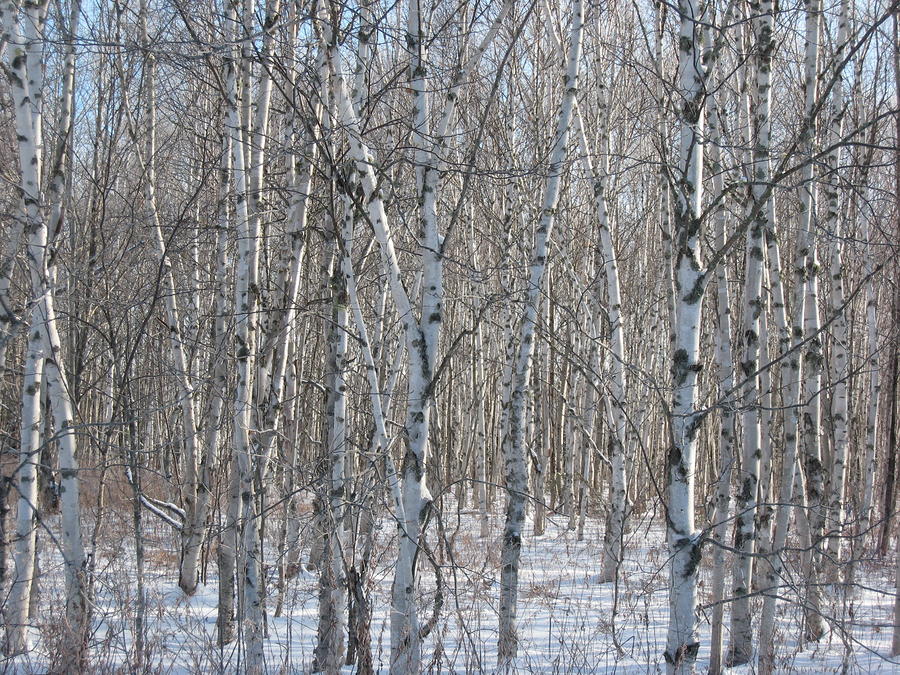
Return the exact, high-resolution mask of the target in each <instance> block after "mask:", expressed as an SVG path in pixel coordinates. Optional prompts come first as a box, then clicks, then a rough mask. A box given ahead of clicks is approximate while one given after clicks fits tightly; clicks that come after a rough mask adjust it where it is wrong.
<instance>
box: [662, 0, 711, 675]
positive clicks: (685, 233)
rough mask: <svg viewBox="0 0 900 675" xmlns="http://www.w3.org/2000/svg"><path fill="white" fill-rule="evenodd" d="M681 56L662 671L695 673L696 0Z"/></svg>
mask: <svg viewBox="0 0 900 675" xmlns="http://www.w3.org/2000/svg"><path fill="white" fill-rule="evenodd" d="M678 11H679V14H680V17H681V26H680V32H679V42H678V47H679V53H678V91H679V94H680V99H681V103H680V107H679V110H678V120H679V124H680V144H679V154H678V163H677V167H676V171H675V175H676V176H677V179H678V188H677V189H676V190H675V198H676V199H675V218H674V237H673V239H674V241H673V245H674V246H673V248H674V250H673V258H672V263H673V264H672V269H673V273H674V281H675V312H674V322H673V340H672V368H671V371H672V383H673V387H674V391H673V397H672V407H671V413H670V418H669V425H670V433H671V438H670V444H671V445H670V449H669V453H668V505H667V512H668V518H667V539H668V543H669V553H670V556H671V557H670V563H669V565H670V582H669V583H670V585H669V630H668V637H667V640H666V651H665V653H664V657H665V661H666V671H667V672H668V673H669V674H670V675H672V674H674V673H677V674H679V675H682V674H687V673H693V671H694V663H695V661H696V660H697V652H698V650H699V648H700V643H699V641H698V636H697V575H698V572H699V566H700V559H701V552H700V541H699V537H698V533H697V531H696V530H695V526H694V479H695V464H696V451H697V431H698V428H699V425H700V422H701V420H702V417H701V416H700V415H699V414H698V411H697V397H698V392H697V379H698V374H699V371H700V368H701V366H700V363H699V358H700V318H701V308H702V302H703V292H704V285H703V284H704V279H703V274H702V273H701V271H700V234H701V227H702V222H701V216H700V205H701V202H702V190H703V145H702V144H701V142H700V141H701V138H702V135H703V105H702V100H703V95H704V85H703V73H702V71H701V65H700V56H701V55H700V30H701V24H700V11H699V7H698V3H697V2H695V1H694V0H680V2H679V4H678Z"/></svg>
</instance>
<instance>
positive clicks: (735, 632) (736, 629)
mask: <svg viewBox="0 0 900 675" xmlns="http://www.w3.org/2000/svg"><path fill="white" fill-rule="evenodd" d="M750 11H751V13H752V15H753V17H752V18H753V29H754V33H755V42H756V50H757V51H756V86H755V91H756V101H755V120H754V126H755V131H756V134H755V136H756V138H755V143H754V144H753V164H752V167H751V171H752V179H751V181H752V182H751V184H750V196H751V198H752V202H751V204H752V205H753V206H754V207H755V208H756V217H755V218H754V219H753V221H752V222H751V223H750V227H749V229H748V231H747V249H746V253H745V257H746V261H745V274H744V307H743V330H742V331H741V338H742V344H743V355H742V361H741V370H742V374H743V376H744V380H745V384H744V387H743V392H742V407H743V415H742V422H743V424H742V430H743V431H742V436H743V437H742V445H743V448H742V457H741V460H742V461H741V472H742V476H741V479H740V481H739V490H738V494H737V500H736V505H735V507H736V513H737V516H736V518H737V523H736V534H735V545H734V547H735V549H736V550H737V551H738V553H737V557H736V559H735V565H734V579H733V584H734V586H733V591H732V594H733V595H734V598H735V600H734V603H733V605H732V614H731V617H732V620H731V623H732V628H731V632H732V638H731V649H730V653H729V663H730V665H732V666H739V665H743V664H745V663H748V662H749V661H750V659H751V657H752V655H753V625H752V621H751V608H750V593H751V590H752V588H753V581H752V579H753V554H754V550H755V544H756V527H755V517H756V506H757V503H756V499H757V489H758V482H759V460H760V457H761V455H762V443H763V439H762V425H761V422H762V420H761V416H760V407H759V399H760V396H761V392H760V386H759V376H758V375H757V371H758V370H759V366H760V363H759V351H760V345H759V338H760V333H761V331H762V325H761V324H762V322H763V321H765V320H766V317H765V314H764V302H763V295H762V293H763V287H762V277H763V260H764V253H763V246H764V244H763V237H764V235H765V232H766V231H767V229H769V227H770V225H769V223H768V222H767V218H768V215H769V209H768V207H767V205H766V204H763V203H761V202H762V201H763V200H764V199H765V194H766V192H767V190H768V188H769V184H770V182H771V178H770V174H771V171H770V168H769V145H770V141H769V136H770V120H769V115H770V110H771V100H772V95H771V70H772V52H773V49H774V41H773V28H774V15H773V11H774V8H773V6H772V2H771V1H770V0H765V1H764V2H761V3H751V10H750Z"/></svg>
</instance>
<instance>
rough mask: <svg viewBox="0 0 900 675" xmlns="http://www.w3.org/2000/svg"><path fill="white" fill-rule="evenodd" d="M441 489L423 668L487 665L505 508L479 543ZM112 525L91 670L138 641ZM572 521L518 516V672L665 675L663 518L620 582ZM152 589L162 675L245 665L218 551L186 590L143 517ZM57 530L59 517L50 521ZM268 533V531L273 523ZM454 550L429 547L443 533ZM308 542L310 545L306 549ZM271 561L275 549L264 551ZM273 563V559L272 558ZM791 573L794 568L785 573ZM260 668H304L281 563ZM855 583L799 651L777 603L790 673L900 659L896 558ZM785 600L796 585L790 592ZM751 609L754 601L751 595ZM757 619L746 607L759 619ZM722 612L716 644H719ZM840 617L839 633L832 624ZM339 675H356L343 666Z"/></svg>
mask: <svg viewBox="0 0 900 675" xmlns="http://www.w3.org/2000/svg"><path fill="white" fill-rule="evenodd" d="M456 507H457V505H456V504H455V503H453V502H452V499H451V498H449V497H444V503H443V512H444V515H443V518H441V519H433V520H432V522H431V525H430V528H429V537H430V538H431V548H432V550H433V551H434V552H435V556H436V558H437V560H438V561H439V562H440V564H441V565H442V566H443V569H442V576H443V578H444V581H445V583H446V584H447V586H448V588H447V589H446V590H445V601H444V609H443V611H442V615H441V620H440V622H439V624H438V627H437V628H435V630H434V631H433V632H432V634H431V635H430V636H429V637H428V638H427V640H426V641H425V646H424V650H423V660H424V663H425V667H426V668H427V669H428V670H429V672H490V671H492V670H493V668H494V667H495V664H496V642H497V630H498V628H497V626H498V620H497V605H498V598H499V558H500V548H501V546H500V539H499V533H500V532H501V530H502V517H501V516H500V515H498V514H500V513H502V509H501V508H495V515H492V517H491V528H492V529H491V531H492V532H497V533H498V535H497V536H496V537H493V538H489V539H482V538H480V537H478V536H477V533H478V531H479V522H478V517H477V514H475V513H473V512H469V511H466V510H461V509H457V508H456ZM119 519H120V520H119V521H117V522H110V521H111V519H110V518H108V519H107V520H106V521H105V523H106V524H105V525H104V528H103V535H102V536H101V546H100V547H99V550H98V576H97V599H96V608H95V614H94V631H93V633H92V636H91V664H92V668H94V669H96V670H97V671H113V670H116V669H121V668H126V664H127V663H128V661H129V658H130V656H129V651H130V650H131V649H132V644H133V640H132V630H133V628H134V623H133V621H134V616H135V603H136V598H137V584H136V578H135V565H134V553H133V538H132V535H131V534H130V532H129V531H128V528H127V526H126V524H127V510H123V511H122V513H121V514H120V515H119ZM567 521H568V519H567V518H565V517H561V516H556V517H551V518H550V520H549V521H548V523H547V531H546V533H545V534H544V535H542V536H540V537H533V536H530V534H529V533H530V532H531V524H530V523H528V524H527V525H526V529H525V532H526V536H525V538H524V541H523V551H522V556H523V560H522V573H521V574H522V576H521V578H520V584H521V585H520V589H519V637H520V640H521V646H520V650H519V659H518V663H517V669H518V671H519V672H528V673H563V672H578V673H621V674H623V675H625V674H638V673H641V674H643V673H661V672H664V670H665V668H664V664H663V662H662V652H663V650H664V649H665V640H666V629H667V621H668V597H667V595H668V592H667V583H668V581H667V580H668V569H667V556H666V549H665V536H664V531H663V529H662V527H661V526H660V525H659V524H658V523H655V522H652V521H651V520H650V517H649V515H648V516H646V517H645V518H644V519H643V520H638V519H635V520H634V521H633V522H632V528H631V531H630V533H629V535H628V539H627V545H626V555H625V561H624V563H623V568H622V570H621V575H620V582H619V584H618V585H614V584H598V583H597V579H598V578H599V574H600V567H601V564H602V542H603V537H602V523H601V521H600V520H598V519H596V518H589V519H588V522H587V524H586V527H585V539H584V541H577V538H576V535H575V532H574V531H570V530H568V529H566V524H567ZM145 523H146V529H145V546H146V548H147V555H146V562H145V566H146V572H145V579H144V583H145V589H146V593H147V645H148V649H149V660H150V663H151V664H152V666H153V668H154V670H157V671H158V672H161V673H167V674H168V673H171V674H173V675H174V674H180V673H198V672H240V670H241V666H240V664H241V662H242V654H241V653H240V651H239V647H238V643H237V642H235V643H232V644H230V645H227V646H226V647H225V648H224V649H219V648H218V647H217V646H216V603H217V598H218V596H217V594H218V591H217V583H216V579H215V571H216V567H215V563H214V560H215V555H214V553H213V555H210V556H208V560H207V565H206V571H207V574H208V576H207V578H206V581H205V583H201V584H200V585H199V586H198V589H197V593H196V594H195V595H194V596H192V597H190V598H187V597H185V596H184V595H183V593H182V592H181V591H180V590H179V588H178V586H177V570H176V567H177V561H178V549H177V536H176V534H175V533H174V532H173V531H172V530H171V529H170V528H167V526H165V524H164V523H162V522H159V521H157V520H155V519H153V518H152V516H150V515H149V514H148V515H147V517H146V519H145ZM53 525H54V526H58V523H54V524H53ZM267 532H269V533H273V532H277V527H273V526H272V524H271V523H270V524H269V525H268V526H267ZM441 532H442V533H443V538H444V539H445V541H446V542H447V543H448V546H439V545H438V541H437V539H438V535H439V534H440V533H441ZM395 544H396V541H395V539H394V528H393V526H392V525H391V523H390V522H388V521H386V520H385V521H383V522H382V526H381V530H380V532H379V539H378V546H377V554H376V560H375V561H374V573H373V579H372V608H373V618H372V625H371V633H372V642H373V645H372V650H373V658H374V663H375V667H376V669H378V671H379V672H387V667H388V658H389V653H390V646H389V645H390V642H389V640H390V636H389V633H390V629H389V606H388V603H389V593H390V585H391V579H392V574H393V569H392V564H393V557H394V553H393V551H394V550H395ZM307 545H308V542H307ZM50 546H51V545H50V544H49V543H48V542H47V540H46V537H45V538H44V542H43V546H42V560H41V564H42V577H41V579H40V584H41V596H40V612H39V616H38V618H37V620H36V624H37V625H36V626H35V627H34V628H33V629H32V639H33V641H34V642H35V643H36V644H35V649H34V650H33V651H32V652H31V653H30V654H27V655H22V656H19V657H17V658H16V659H15V660H14V661H12V662H10V663H8V664H7V665H9V666H12V668H11V669H10V670H12V672H19V673H38V672H45V671H46V670H47V668H48V667H49V666H50V654H51V653H52V648H51V647H52V641H53V628H54V626H55V625H58V621H59V617H60V616H61V612H60V609H61V606H62V565H61V560H60V558H59V555H58V554H57V553H55V552H54V551H51V549H50ZM268 554H269V555H270V556H271V555H272V553H271V551H269V552H268ZM704 554H705V556H704V563H705V565H706V566H705V567H704V568H703V576H702V578H701V582H700V591H699V592H700V599H701V602H703V601H707V600H708V595H707V589H708V587H709V572H710V570H709V568H708V564H709V561H710V560H711V558H712V556H711V555H710V553H709V549H708V548H706V549H704ZM272 561H273V558H272V557H270V558H269V559H268V561H267V562H272ZM789 569H790V566H789ZM267 574H268V579H269V588H270V589H271V591H270V596H269V600H268V608H267V613H268V617H267V618H268V637H267V640H266V664H267V670H268V671H269V672H273V673H302V672H306V671H307V670H308V668H309V664H310V663H311V661H312V655H313V648H314V646H315V639H316V622H317V590H318V589H317V576H316V573H315V572H310V571H307V570H303V571H301V572H300V573H299V574H298V576H297V577H295V578H294V579H292V580H289V581H288V582H287V584H286V588H285V593H284V598H283V607H282V612H281V615H280V616H277V617H276V616H274V615H273V614H274V609H275V606H276V604H278V597H277V594H278V591H277V588H276V584H275V581H276V579H275V568H274V566H273V567H270V568H268V569H267ZM856 574H857V579H858V582H859V583H858V585H857V586H856V587H855V588H854V589H853V591H852V592H848V593H846V594H844V593H839V592H837V591H836V590H834V589H829V592H828V593H826V600H827V602H828V603H829V605H828V607H827V611H828V614H829V616H831V617H835V618H836V619H835V621H834V622H829V623H830V625H831V631H830V632H829V633H828V634H827V635H826V636H825V638H823V640H822V641H821V642H820V643H819V644H813V645H801V644H798V642H797V639H798V637H799V634H800V628H799V626H800V621H801V616H802V613H801V611H800V609H799V608H798V607H797V606H796V605H788V604H787V603H785V602H780V603H779V609H778V611H779V618H778V627H777V631H776V639H777V641H778V644H779V647H778V649H777V655H778V656H777V658H778V664H777V669H778V672H784V673H839V672H850V673H854V672H855V673H891V672H900V661H897V660H895V661H893V662H892V661H891V660H889V659H888V658H887V656H886V655H887V654H888V652H889V649H890V639H891V625H892V611H893V603H894V595H893V590H892V589H893V587H894V581H893V561H891V560H883V561H882V560H876V559H872V560H865V561H861V562H860V563H859V564H858V566H857V571H856ZM785 593H788V594H790V593H791V592H790V591H785ZM433 594H434V575H433V571H432V570H431V569H430V566H429V565H428V564H427V563H426V564H425V565H424V566H422V565H420V615H421V616H422V617H423V620H424V618H425V617H427V616H429V615H430V613H431V603H432V600H433V597H434V595H433ZM754 603H755V604H754V609H755V611H756V612H759V611H760V607H761V603H760V599H759V598H756V599H755V600H754ZM709 614H711V612H710V613H704V614H702V616H701V625H700V639H701V648H700V654H699V657H698V662H697V663H698V672H701V673H702V672H704V670H705V668H706V664H707V663H708V660H709V633H710V627H709V623H708V619H709ZM756 619H757V616H754V620H756ZM727 622H728V611H727V609H726V627H725V640H726V645H727V641H728V624H727ZM838 622H842V624H843V625H844V626H845V627H846V630H847V631H848V632H847V633H846V634H844V633H842V631H841V630H838V629H837V628H836V627H835V623H838ZM344 672H347V673H350V672H353V669H352V668H350V667H347V668H345V669H344ZM752 672H754V670H753V668H752V667H743V668H735V669H732V670H731V671H730V673H731V674H732V675H737V674H739V673H740V674H741V675H744V674H748V675H749V674H750V673H752Z"/></svg>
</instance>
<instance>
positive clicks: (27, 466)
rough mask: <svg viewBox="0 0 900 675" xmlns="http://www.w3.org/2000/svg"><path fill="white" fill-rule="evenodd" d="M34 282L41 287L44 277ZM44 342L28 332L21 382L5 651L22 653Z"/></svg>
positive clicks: (34, 321) (35, 316)
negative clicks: (11, 575)
mask: <svg viewBox="0 0 900 675" xmlns="http://www.w3.org/2000/svg"><path fill="white" fill-rule="evenodd" d="M32 284H33V285H36V286H38V287H39V286H40V284H41V280H40V279H39V278H38V279H33V280H32ZM38 307H39V305H37V304H36V305H34V307H33V309H32V316H31V321H30V323H31V325H32V326H38V325H39V324H40V321H41V315H40V312H39V310H38ZM43 348H44V341H43V340H42V339H41V333H40V331H39V330H35V329H34V328H32V329H31V330H29V331H28V348H27V352H26V356H25V364H24V374H25V378H24V380H23V382H22V414H21V422H20V434H19V465H18V468H17V470H16V476H15V479H16V490H17V492H18V493H19V498H18V508H17V511H16V547H15V553H14V556H13V560H14V563H13V577H12V580H11V586H10V589H9V597H8V600H7V602H6V607H5V609H4V614H5V617H4V618H5V623H6V653H7V654H20V653H22V652H26V651H28V650H29V649H30V646H29V641H28V606H29V601H30V599H31V589H32V585H33V584H34V581H35V579H34V576H35V574H34V562H35V561H34V559H35V545H36V535H37V530H36V528H37V519H38V477H37V463H38V458H39V457H40V446H41V426H42V420H41V407H42V406H41V399H42V391H41V385H42V383H41V380H42V377H43V372H44V353H43Z"/></svg>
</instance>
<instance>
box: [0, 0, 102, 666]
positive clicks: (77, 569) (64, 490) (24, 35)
mask: <svg viewBox="0 0 900 675" xmlns="http://www.w3.org/2000/svg"><path fill="white" fill-rule="evenodd" d="M23 9H24V12H23V13H24V17H23V20H22V22H21V24H22V25H21V29H20V23H19V21H20V20H19V15H18V8H17V6H16V3H13V2H4V3H3V5H2V22H3V33H4V37H5V38H6V40H7V42H8V49H9V52H10V70H9V72H10V90H11V93H12V99H13V108H14V113H15V122H16V135H17V137H18V155H19V168H20V172H21V183H20V189H21V194H22V202H23V205H24V211H25V234H26V237H27V251H26V254H27V260H28V267H29V272H30V276H31V294H32V300H33V302H34V303H35V304H34V307H33V310H32V325H31V326H30V331H31V337H30V338H29V340H30V341H32V340H35V339H39V340H40V343H41V345H40V351H41V352H42V353H43V358H44V359H45V362H44V382H45V386H46V388H47V391H48V395H49V398H50V408H51V414H52V417H53V432H54V433H55V435H56V440H57V443H58V444H59V469H60V494H61V497H60V501H61V512H62V537H61V539H62V555H63V560H64V564H65V578H66V628H65V633H64V635H63V645H64V649H66V651H67V653H68V654H70V655H71V661H70V663H71V664H72V665H73V667H75V668H81V667H83V665H84V660H85V658H86V651H87V637H88V634H87V630H88V621H89V614H88V598H87V583H86V578H85V577H86V572H85V557H84V547H83V543H82V535H81V504H80V498H79V479H78V464H77V459H76V439H75V430H74V428H73V424H74V414H73V411H72V405H71V400H70V398H69V390H68V386H67V383H66V376H65V369H64V366H63V363H62V349H61V343H60V339H59V333H58V330H57V325H56V311H55V308H54V289H53V286H52V285H51V280H50V275H49V273H48V269H47V264H48V263H47V242H48V228H47V221H46V220H45V215H44V212H43V207H44V205H45V202H44V195H43V194H42V192H41V169H42V165H43V164H42V162H43V152H42V142H41V127H42V105H41V103H42V97H43V91H42V87H43V81H42V62H43V51H44V40H43V33H42V30H43V27H44V21H45V18H46V12H47V3H28V4H27V5H25V7H24V8H23ZM71 10H72V13H71V14H70V19H69V25H70V31H72V32H74V31H75V30H76V28H77V18H78V16H79V11H80V4H79V3H78V2H74V3H72V8H71ZM73 17H74V20H73ZM68 49H69V53H68V54H67V57H66V67H65V74H64V77H63V90H62V96H61V99H60V122H61V123H62V124H65V125H66V128H68V125H69V120H70V119H71V115H72V105H73V94H74V67H75V62H74V53H73V52H72V51H71V50H72V49H74V47H72V46H70V47H69V48H68ZM62 147H63V156H62V157H58V158H54V160H55V161H57V162H59V161H64V157H65V147H66V145H65V144H63V145H62ZM59 175H61V174H59V173H58V172H56V171H54V180H52V181H51V186H50V190H49V191H48V198H49V201H50V204H49V206H50V209H51V213H60V212H61V206H60V205H59V203H58V202H59V201H60V200H62V199H64V198H65V195H64V194H63V193H62V191H61V190H60V186H61V182H60V181H59V180H57V178H58V176H59ZM35 363H36V362H35ZM35 374H37V371H35ZM26 393H27V392H26ZM36 396H37V400H38V402H37V403H35V405H38V406H39V399H40V392H39V391H38V392H37V394H36ZM23 401H24V399H23ZM28 417H29V421H31V422H33V421H34V420H33V419H32V415H31V413H29V414H28ZM24 422H25V421H24V420H23V425H24ZM23 428H24V427H23ZM28 433H29V435H30V433H31V432H30V430H28ZM32 440H33V439H32ZM34 449H35V450H37V448H34ZM35 461H36V457H35ZM26 514H27V509H26ZM26 514H23V518H24V517H25V515H26ZM29 545H30V544H26V547H27V546H29ZM32 556H33V554H32ZM25 571H26V570H24V569H23V570H22V572H23V575H24V573H25ZM22 581H23V583H24V576H23V578H22ZM26 603H27V600H26Z"/></svg>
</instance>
